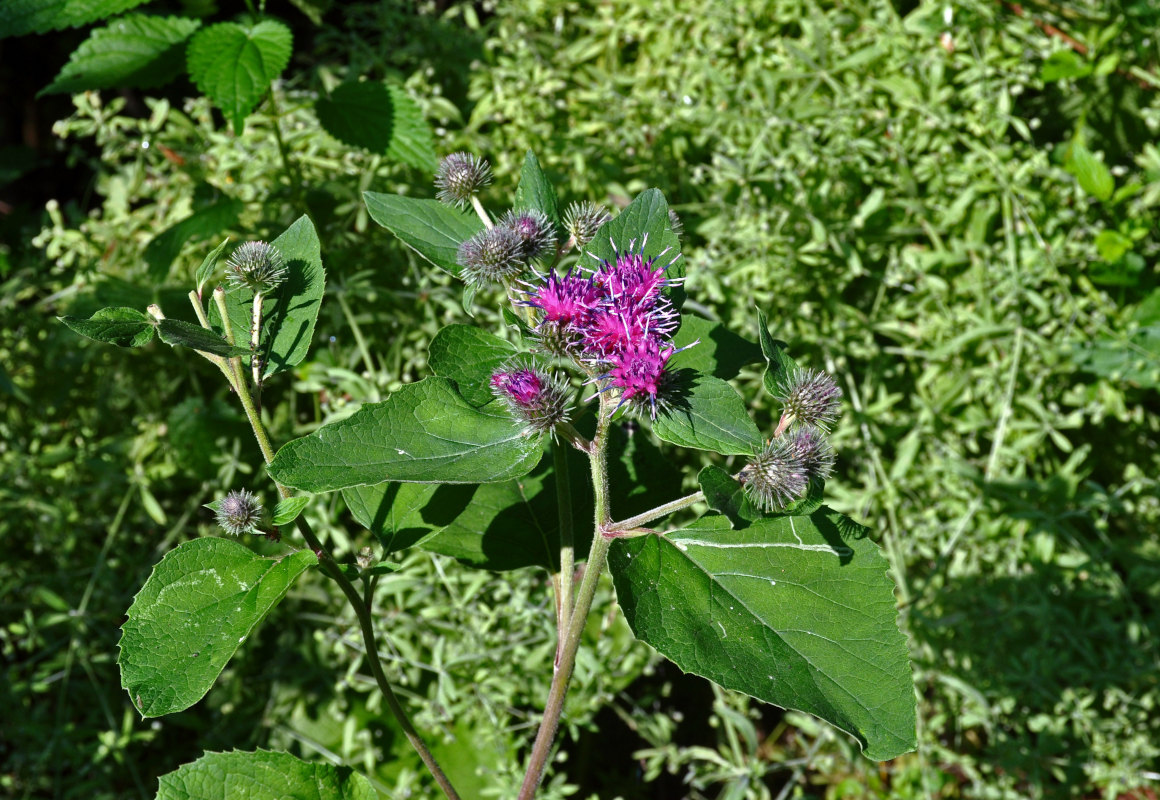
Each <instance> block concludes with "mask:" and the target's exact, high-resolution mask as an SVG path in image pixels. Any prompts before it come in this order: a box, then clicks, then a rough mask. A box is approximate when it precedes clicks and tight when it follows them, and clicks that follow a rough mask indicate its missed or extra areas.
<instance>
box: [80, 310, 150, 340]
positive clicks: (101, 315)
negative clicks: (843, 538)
mask: <svg viewBox="0 0 1160 800" xmlns="http://www.w3.org/2000/svg"><path fill="white" fill-rule="evenodd" d="M57 319H59V320H60V321H61V322H63V323H64V324H65V325H67V326H68V327H69V328H70V329H71V330H73V331H75V332H76V333H79V334H80V335H81V336H87V337H88V338H90V339H95V340H96V341H98V342H106V343H107V344H115V345H117V346H118V347H141V346H142V345H145V344H148V343H149V341H150V340H151V339H152V338H153V327H154V324H155V322H154V320H153V319H152V318H151V317H149V316H148V315H147V314H145V313H143V312H141V311H138V310H137V309H135V308H102V309H101V310H100V311H96V312H94V313H93V315H92V316H91V317H89V318H88V319H83V318H81V317H57Z"/></svg>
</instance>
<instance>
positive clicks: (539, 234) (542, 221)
mask: <svg viewBox="0 0 1160 800" xmlns="http://www.w3.org/2000/svg"><path fill="white" fill-rule="evenodd" d="M499 227H503V228H511V229H512V230H513V231H515V232H516V233H517V234H519V237H520V239H521V240H522V241H523V243H524V260H525V261H533V260H535V259H537V258H540V257H541V256H546V255H551V253H552V250H553V249H554V248H555V246H556V227H555V226H554V225H553V224H552V221H551V220H550V219H548V215H547V214H545V213H544V212H542V211H537V210H536V209H521V210H519V211H509V212H508V213H507V214H504V216H503V219H501V220H500V221H499Z"/></svg>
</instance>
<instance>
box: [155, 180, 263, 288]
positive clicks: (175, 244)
mask: <svg viewBox="0 0 1160 800" xmlns="http://www.w3.org/2000/svg"><path fill="white" fill-rule="evenodd" d="M244 207H245V206H244V204H243V203H242V201H241V200H239V199H237V198H236V197H225V198H222V199H221V200H218V201H216V202H214V203H210V204H209V205H207V206H204V207H202V208H200V209H198V210H197V211H195V212H193V213H192V214H190V215H189V216H188V217H186V218H185V219H183V220H181V221H180V222H177V223H175V224H173V225H170V226H169V227H168V228H166V229H165V230H163V231H162V232H161V233H159V234H157V235H156V236H154V237H153V239H152V240H150V242H149V244H147V245H146V246H145V263H146V264H148V265H149V277H150V278H153V279H154V280H157V281H161V280H164V279H165V278H166V276H168V275H169V268H170V267H171V266H172V265H173V262H174V261H175V260H176V259H177V257H178V256H179V255H180V254H181V248H182V246H183V245H185V243H186V242H189V241H194V240H201V239H207V238H209V237H211V236H213V237H216V236H218V235H220V234H221V232H222V231H224V230H228V229H230V228H236V227H237V226H238V220H239V219H240V218H241V216H242V210H243V209H244Z"/></svg>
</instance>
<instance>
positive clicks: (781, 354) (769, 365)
mask: <svg viewBox="0 0 1160 800" xmlns="http://www.w3.org/2000/svg"><path fill="white" fill-rule="evenodd" d="M757 331H758V336H759V339H760V341H761V352H762V354H763V355H764V356H765V359H766V367H765V375H764V376H763V377H762V384H763V385H764V386H765V390H766V391H767V392H769V393H770V394H771V395H773V396H774V397H783V396H784V395H785V393H786V392H787V391H788V390H789V387H790V383H791V379H792V378H793V375H794V373H795V372H797V369H798V366H797V362H796V361H794V360H793V359H792V358H790V357H789V353H788V352H786V351H787V348H788V345H787V344H786V343H785V342H783V341H781V340H780V339H774V338H773V335H772V334H770V332H769V328H768V327H767V326H766V321H765V314H764V313H763V312H761V311H758V312H757Z"/></svg>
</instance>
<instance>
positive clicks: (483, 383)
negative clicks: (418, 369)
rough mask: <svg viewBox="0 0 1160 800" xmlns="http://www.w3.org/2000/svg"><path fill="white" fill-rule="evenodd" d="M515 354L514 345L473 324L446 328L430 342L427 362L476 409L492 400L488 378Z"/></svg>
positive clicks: (493, 397)
mask: <svg viewBox="0 0 1160 800" xmlns="http://www.w3.org/2000/svg"><path fill="white" fill-rule="evenodd" d="M516 352H517V351H516V348H515V345H513V344H511V343H510V342H505V341H504V340H503V339H500V338H499V337H498V336H493V335H492V334H490V333H487V332H486V331H483V330H481V329H479V328H477V327H475V326H474V325H448V326H447V327H445V328H443V329H442V330H440V331H439V333H437V334H435V338H434V339H432V340H431V347H430V348H429V350H428V352H427V363H428V365H429V366H430V367H431V370H432V371H433V372H434V373H435V374H436V375H441V376H443V377H444V378H450V379H451V380H453V381H455V385H456V386H457V387H458V388H459V393H460V394H461V395H463V398H464V399H465V400H467V402H469V403H471V404H472V405H473V406H477V407H478V406H482V405H486V404H487V403H489V402H491V401H492V400H493V399H495V396H494V395H493V394H492V391H491V384H490V382H489V381H490V379H491V375H492V373H493V372H495V370H496V369H498V368H499V367H500V365H501V364H503V363H504V362H505V361H507V360H508V359H510V358H511V357H512V356H514V355H515V354H516Z"/></svg>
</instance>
